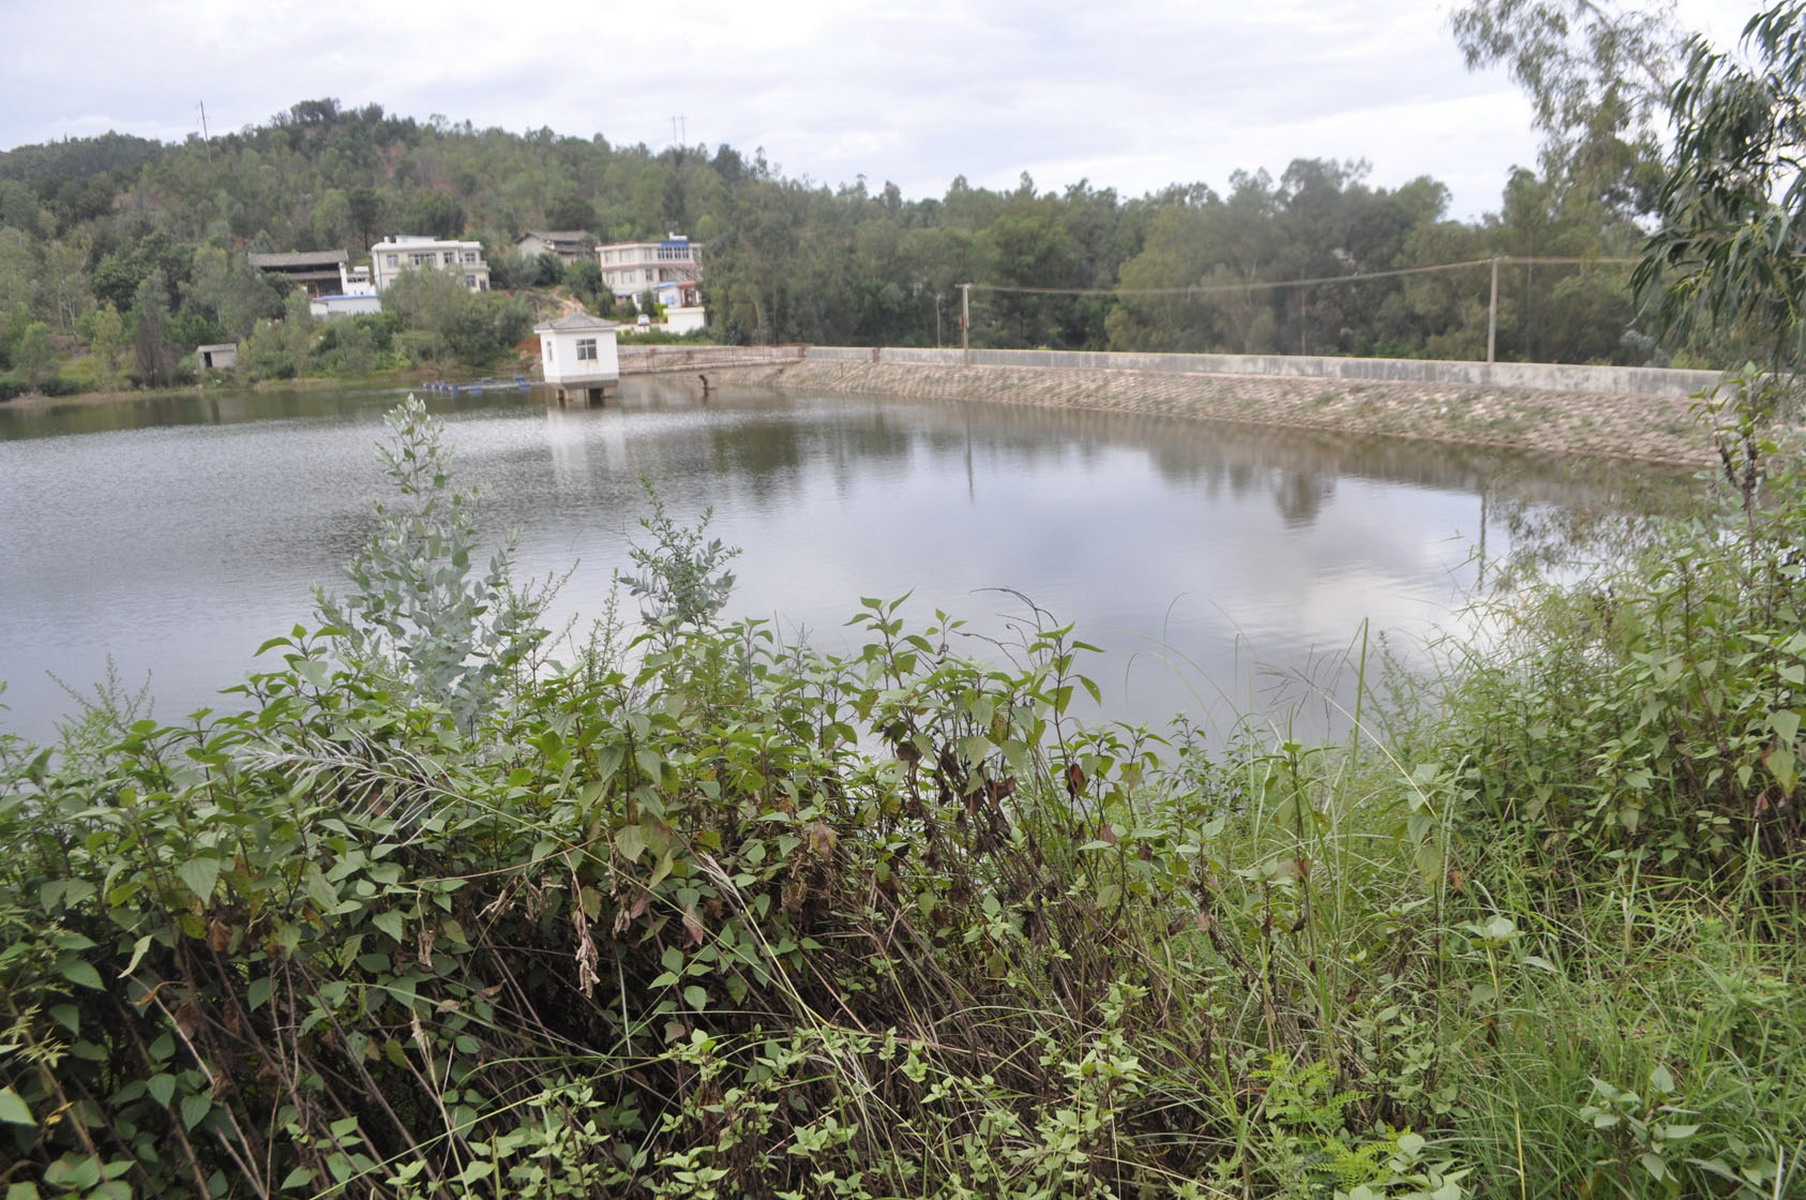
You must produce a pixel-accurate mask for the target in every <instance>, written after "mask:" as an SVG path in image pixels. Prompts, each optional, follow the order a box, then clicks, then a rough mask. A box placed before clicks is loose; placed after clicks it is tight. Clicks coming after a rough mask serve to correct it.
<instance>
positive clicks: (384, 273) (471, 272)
mask: <svg viewBox="0 0 1806 1200" xmlns="http://www.w3.org/2000/svg"><path fill="white" fill-rule="evenodd" d="M428 267H430V268H432V269H433V270H435V271H444V272H446V273H447V274H449V275H453V276H457V277H461V278H462V279H463V281H464V286H465V287H467V288H469V289H470V290H471V291H473V292H486V291H488V290H489V264H488V263H487V262H486V261H484V259H483V243H481V242H453V241H442V240H440V239H438V238H430V237H421V236H419V235H413V234H399V235H397V236H394V237H389V238H384V239H383V240H382V241H380V242H378V243H376V245H374V246H372V247H370V277H371V280H372V282H373V283H374V284H375V286H376V290H377V291H379V292H382V291H387V290H388V288H389V285H390V284H392V283H394V282H395V281H396V279H398V278H400V276H401V273H402V272H403V271H417V270H423V269H425V268H428Z"/></svg>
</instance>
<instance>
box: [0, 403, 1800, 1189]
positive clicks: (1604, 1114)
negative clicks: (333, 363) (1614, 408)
mask: <svg viewBox="0 0 1806 1200" xmlns="http://www.w3.org/2000/svg"><path fill="white" fill-rule="evenodd" d="M394 424H395V426H396V438H395V441H394V442H393V444H392V445H391V447H390V448H389V450H388V456H389V462H390V466H391V473H392V475H393V477H394V481H395V484H396V492H395V495H394V496H393V497H392V498H391V500H390V501H389V502H388V503H387V504H386V506H385V508H384V519H383V524H382V529H381V531H380V532H379V534H378V535H377V536H376V537H375V538H374V539H373V540H372V542H371V543H370V545H369V546H368V547H367V548H366V550H365V551H364V553H363V554H362V555H361V556H360V558H359V559H358V560H357V562H356V563H354V564H353V568H352V579H351V585H350V587H349V588H348V590H347V591H346V592H345V593H344V594H342V595H340V596H337V597H322V599H321V603H320V625H319V627H317V628H314V629H306V628H298V629H296V630H294V631H293V632H292V633H290V634H289V635H287V636H284V637H279V638H276V639H274V640H273V641H272V642H271V643H270V645H269V646H268V647H267V648H266V650H267V653H268V655H269V660H270V662H271V664H272V666H271V669H270V670H268V671H267V672H265V673H262V674H259V675H257V676H255V677H253V678H252V679H251V680H250V681H249V682H248V683H247V685H246V688H245V697H244V699H245V700H246V702H247V703H248V704H249V710H248V711H247V712H245V713H244V714H243V715H238V716H230V717H223V718H221V717H211V716H203V717H198V718H195V719H194V720H191V721H188V722H184V723H182V724H180V725H170V726H162V725H157V724H155V723H153V722H150V721H137V720H135V719H134V718H133V716H132V714H131V713H130V712H129V711H109V710H107V709H104V708H96V709H95V710H93V711H91V712H90V713H88V714H87V719H86V720H85V721H84V722H82V723H79V724H78V725H77V726H76V727H74V728H72V729H71V731H70V734H69V737H68V738H67V739H66V741H65V744H64V745H63V746H61V747H60V748H59V749H58V750H57V751H55V752H50V751H39V750H34V749H32V748H29V747H25V746H22V745H18V744H9V745H7V746H6V748H5V753H4V767H5V770H4V775H3V776H0V778H3V781H4V782H3V787H0V793H3V796H4V798H3V799H0V845H4V846H5V847H6V850H7V853H6V855H5V857H4V860H0V928H3V929H4V933H3V934H0V982H3V983H4V986H3V987H0V1005H4V1010H3V1012H4V1016H3V1018H0V1019H4V1021H5V1022H6V1033H5V1035H4V1037H0V1139H3V1140H4V1144H5V1145H6V1151H5V1153H4V1154H0V1161H5V1162H7V1163H8V1164H9V1165H8V1166H7V1167H6V1168H4V1169H5V1171H6V1175H5V1179H4V1182H5V1183H6V1185H7V1187H8V1188H9V1191H8V1193H7V1194H8V1197H9V1200H20V1198H23V1197H27V1196H34V1195H36V1196H51V1195H87V1196H128V1195H132V1196H156V1195H173V1194H197V1195H198V1194H210V1195H218V1196H253V1195H255V1196H273V1195H295V1196H329V1195H357V1196H369V1195H380V1196H394V1197H415V1196H452V1195H458V1196H464V1195H476V1196H484V1195H492V1196H498V1197H499V1196H506V1197H529V1196H602V1195H610V1196H615V1195H636V1196H671V1197H678V1196H682V1197H706V1196H742V1195H744V1196H808V1197H817V1196H821V1197H826V1196H836V1197H864V1196H871V1197H882V1196H898V1197H903V1196H910V1197H913V1196H926V1195H934V1196H949V1197H951V1196H991V1197H1029V1196H1045V1197H1054V1196H1059V1197H1068V1196H1098V1197H1103V1196H1113V1197H1128V1196H1134V1197H1147V1196H1326V1197H1327V1196H1330V1195H1332V1194H1334V1195H1338V1196H1348V1197H1361V1198H1367V1197H1375V1196H1385V1197H1403V1196H1433V1197H1439V1198H1444V1200H1452V1198H1455V1197H1461V1196H1488V1197H1492V1196H1525V1197H1530V1196H1546V1197H1556V1196H1563V1197H1566V1196H1573V1195H1587V1196H1614V1195H1626V1196H1679V1195H1685V1196H1726V1197H1730V1196H1738V1197H1748V1198H1751V1200H1754V1198H1755V1197H1773V1196H1780V1195H1789V1194H1799V1192H1800V1191H1801V1190H1802V1188H1806V1176H1803V1175H1802V1174H1801V1169H1800V1166H1799V1162H1798V1155H1797V1150H1798V1147H1799V1146H1800V1145H1801V1144H1802V1140H1803V1139H1806V1099H1803V1097H1806V1012H1802V1009H1801V1006H1800V1005H1799V1004H1798V1003H1797V1001H1796V999H1795V995H1796V993H1797V989H1798V987H1799V984H1800V980H1799V977H1798V972H1799V970H1800V962H1799V945H1800V941H1801V939H1800V928H1799V920H1800V912H1799V905H1800V900H1801V889H1800V887H1799V868H1800V855H1801V849H1802V844H1801V839H1802V828H1801V823H1800V814H1799V795H1800V789H1799V766H1798V763H1799V761H1800V760H1799V755H1800V754H1801V747H1800V742H1799V733H1800V724H1801V717H1802V711H1801V710H1802V709H1803V708H1806V705H1802V704H1801V701H1800V693H1801V691H1802V690H1806V633H1802V632H1801V620H1800V618H1801V611H1800V604H1801V602H1802V600H1803V599H1806V584H1803V583H1802V580H1801V570H1800V567H1799V565H1798V564H1797V563H1796V562H1795V561H1794V558H1793V552H1792V547H1793V546H1794V545H1795V544H1796V543H1797V541H1798V530H1799V528H1800V526H1801V523H1802V521H1806V491H1802V490H1801V485H1800V484H1799V483H1798V482H1795V481H1790V480H1783V481H1778V482H1773V483H1771V485H1770V488H1771V492H1773V493H1774V494H1772V495H1770V496H1769V497H1768V498H1767V499H1766V500H1763V501H1762V502H1761V503H1759V504H1757V505H1755V506H1753V507H1751V508H1750V509H1748V510H1747V511H1746V510H1745V509H1744V508H1743V507H1741V506H1740V505H1738V504H1737V503H1735V502H1733V504H1732V505H1731V506H1730V508H1729V509H1728V512H1729V515H1730V519H1729V520H1728V521H1719V520H1716V519H1712V520H1708V519H1707V518H1701V519H1700V520H1699V521H1698V522H1695V523H1692V524H1687V525H1680V526H1675V527H1672V528H1670V529H1668V530H1667V531H1666V532H1665V533H1664V534H1662V535H1661V537H1660V538H1659V539H1658V540H1656V541H1655V542H1654V544H1652V545H1650V546H1649V547H1648V548H1647V553H1648V554H1649V555H1650V556H1651V558H1650V559H1649V562H1659V563H1661V564H1665V566H1664V567H1663V568H1662V569H1660V570H1652V569H1650V568H1649V566H1648V564H1647V563H1645V562H1634V563H1630V564H1629V565H1627V566H1626V567H1624V569H1622V570H1621V571H1619V572H1618V573H1616V574H1614V575H1612V576H1611V577H1609V578H1605V579H1601V580H1598V581H1595V582H1594V583H1593V584H1591V585H1589V586H1586V587H1583V588H1558V587H1555V586H1553V585H1547V586H1541V587H1535V588H1532V589H1531V590H1530V591H1529V592H1528V593H1527V594H1528V595H1529V596H1530V597H1531V599H1530V601H1528V602H1527V603H1526V604H1525V605H1524V606H1523V607H1520V608H1513V609H1511V610H1509V611H1508V612H1505V613H1502V616H1503V617H1507V618H1509V621H1508V626H1509V627H1508V629H1507V630H1506V632H1505V634H1504V636H1503V641H1502V644H1501V646H1500V647H1498V648H1495V650H1494V651H1493V652H1491V653H1489V655H1488V656H1487V657H1486V659H1485V660H1484V661H1472V662H1463V661H1455V662H1452V663H1451V664H1450V665H1449V672H1448V675H1447V678H1446V679H1444V680H1443V681H1442V683H1441V685H1440V689H1439V690H1440V691H1442V692H1443V693H1445V694H1444V695H1443V696H1442V698H1441V699H1439V700H1438V701H1436V702H1434V703H1432V702H1430V701H1429V700H1428V699H1422V698H1419V699H1414V698H1413V693H1412V691H1411V689H1410V688H1409V687H1403V686H1401V687H1397V688H1393V689H1392V690H1391V692H1390V693H1388V695H1389V696H1390V697H1391V698H1390V699H1384V698H1383V697H1381V696H1377V695H1376V694H1375V693H1376V692H1377V691H1378V690H1379V689H1377V688H1376V687H1374V686H1372V685H1371V681H1369V684H1368V686H1365V687H1364V688H1363V700H1362V707H1361V711H1359V712H1358V713H1356V714H1353V715H1354V716H1355V717H1356V719H1357V720H1358V723H1359V729H1358V734H1357V736H1356V737H1355V738H1353V739H1351V740H1350V742H1349V743H1348V744H1346V745H1343V746H1339V747H1328V748H1323V747H1306V746H1301V745H1297V744H1293V743H1290V742H1286V741H1283V740H1280V739H1278V738H1263V737H1261V736H1258V735H1257V734H1255V733H1253V732H1249V733H1247V734H1246V735H1244V736H1239V737H1236V738H1232V739H1230V740H1228V741H1227V742H1223V743H1215V742H1210V741H1208V740H1206V739H1205V738H1203V737H1202V736H1199V735H1197V734H1196V733H1195V732H1193V731H1189V730H1187V729H1186V728H1184V727H1183V726H1181V727H1179V728H1176V729H1174V730H1171V731H1166V732H1165V733H1163V734H1162V735H1161V736H1154V735H1153V734H1150V733H1148V732H1145V731H1141V730H1135V729H1126V728H1119V727H1108V726H1096V727H1089V728H1087V727H1083V726H1081V725H1080V724H1079V723H1078V722H1077V721H1076V720H1075V718H1074V715H1073V710H1074V705H1075V698H1078V697H1082V696H1083V694H1084V692H1085V690H1086V689H1087V687H1088V685H1087V683H1086V680H1085V678H1084V676H1083V675H1082V673H1081V672H1082V665H1083V659H1084V656H1085V655H1087V654H1088V653H1089V652H1090V649H1089V647H1086V646H1085V645H1083V644H1082V643H1081V642H1078V641H1076V640H1075V639H1074V638H1073V636H1072V633H1071V631H1069V630H1066V629H1063V628H1058V627H1055V626H1053V625H1052V624H1051V622H1049V621H1047V620H1046V619H1045V618H1044V617H1043V615H1042V614H1038V613H1032V611H1031V614H1030V620H1029V621H1028V622H1027V623H1026V627H1027V628H1028V629H1029V630H1030V632H1028V633H1027V634H1026V635H1025V636H1024V638H1023V639H1022V642H1021V643H1020V644H1019V645H1016V646H1013V647H1004V648H997V647H993V646H988V645H984V646H977V647H974V646H972V644H971V643H969V642H967V641H965V640H964V639H963V638H962V635H961V633H960V630H959V625H958V622H956V621H952V620H949V619H947V618H944V617H940V616H937V617H936V618H935V620H934V621H933V622H932V623H931V624H930V625H928V626H926V627H921V628H912V627H910V626H908V625H907V624H906V623H905V622H904V621H903V620H902V619H901V618H900V617H899V616H898V615H897V614H898V612H899V605H898V604H897V603H896V602H879V601H869V602H867V603H866V604H865V606H864V607H863V608H862V610H861V612H860V613H858V614H857V615H856V616H855V617H854V619H853V623H854V624H855V625H856V626H858V627H860V628H862V629H863V631H864V633H865V635H866V642H867V644H866V646H865V648H864V649H863V650H862V651H861V652H860V653H858V654H855V655H852V656H849V657H845V658H837V657H832V656H825V655H821V654H818V653H816V652H813V651H811V650H810V649H809V648H807V647H803V646H786V645H783V644H781V643H780V642H778V641H777V640H776V639H775V638H774V636H773V634H772V632H771V630H770V629H769V628H768V627H767V626H765V625H763V624H761V623H757V622H749V623H739V624H728V625H718V624H717V621H716V614H717V613H718V612H719V611H720V610H721V608H722V606H723V604H724V603H725V602H726V600H727V597H728V590H729V588H730V587H731V577H728V576H727V575H726V574H725V571H724V567H725V566H726V564H727V562H728V559H729V558H730V557H731V552H730V551H728V550H726V549H724V548H723V547H721V546H720V545H719V544H718V543H711V542H707V541H706V540H705V538H704V536H703V534H702V533H701V532H700V531H697V530H686V529H684V528H682V527H679V526H677V525H676V524H674V523H673V522H672V521H671V520H670V519H669V518H667V517H666V516H665V514H664V513H663V511H662V509H658V508H656V507H655V508H654V511H653V515H652V516H651V517H650V518H649V519H648V521H647V522H646V528H647V537H646V540H645V544H644V545H643V546H642V547H641V549H640V550H639V552H638V553H637V555H636V561H637V562H638V563H639V564H640V566H641V568H642V570H641V573H640V574H639V575H638V577H636V578H635V579H632V580H628V581H625V582H626V585H627V588H628V590H629V591H630V593H631V594H633V595H635V596H637V597H638V598H639V602H640V604H641V606H642V608H643V610H644V613H645V618H646V619H645V621H644V623H643V625H642V626H641V627H640V631H639V632H638V633H635V634H633V635H632V636H628V635H627V634H625V633H623V632H622V631H621V630H620V628H619V627H618V626H616V625H614V624H613V623H609V622H605V623H604V624H603V625H602V626H600V627H598V629H597V630H595V631H594V632H593V634H592V635H591V636H590V637H588V638H586V639H584V641H583V642H582V645H581V647H580V648H578V649H571V648H570V647H569V645H568V643H557V645H559V646H561V647H563V649H562V653H563V655H564V658H565V659H566V661H564V662H562V663H559V662H554V661H551V660H550V658H549V657H548V656H549V654H550V653H551V652H552V649H553V647H554V644H555V643H554V641H553V640H552V639H549V638H547V637H546V635H545V634H544V632H543V631H542V630H541V629H539V628H538V626H537V623H536V622H537V615H538V613H539V611H540V607H541V603H542V602H543V599H544V595H543V592H539V593H535V592H533V591H532V590H531V589H528V590H520V589H517V588H516V587H515V586H514V584H513V582H512V581H511V580H510V578H509V574H508V563H507V559H506V556H505V555H502V556H498V557H496V558H494V559H492V560H491V561H490V563H489V564H488V566H487V568H485V567H483V565H482V564H481V562H480V560H477V559H475V558H474V557H473V550H474V547H475V544H476V538H477V530H476V526H475V524H474V521H473V518H472V507H471V499H470V497H469V496H467V495H465V494H463V493H461V492H459V491H458V490H457V488H456V486H455V484H454V483H453V481H452V479H451V475H450V469H449V462H448V459H447V456H446V454H445V451H444V450H443V448H442V447H441V446H440V445H439V442H438V438H439V431H438V430H437V429H436V427H435V426H434V425H433V424H432V423H431V422H430V421H429V419H428V418H426V417H425V416H424V414H423V412H422V410H420V409H419V408H418V407H417V406H414V407H410V408H407V409H404V410H402V411H400V412H399V413H398V414H397V416H396V417H395V418H394ZM1733 500H1734V501H1735V497H1734V498H1733ZM1034 618H1041V619H1040V620H1038V621H1037V620H1035V619H1034ZM974 649H976V650H979V651H982V653H979V654H976V655H970V654H969V653H968V651H971V650H974ZM1374 674H1375V675H1378V674H1379V672H1377V671H1376V672H1374ZM1383 700H1384V702H1382V701H1383Z"/></svg>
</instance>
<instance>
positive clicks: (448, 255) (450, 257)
mask: <svg viewBox="0 0 1806 1200" xmlns="http://www.w3.org/2000/svg"><path fill="white" fill-rule="evenodd" d="M457 261H458V252H457V251H456V250H447V251H446V252H445V258H444V262H445V265H446V266H448V267H449V266H451V265H452V264H453V263H455V262H457Z"/></svg>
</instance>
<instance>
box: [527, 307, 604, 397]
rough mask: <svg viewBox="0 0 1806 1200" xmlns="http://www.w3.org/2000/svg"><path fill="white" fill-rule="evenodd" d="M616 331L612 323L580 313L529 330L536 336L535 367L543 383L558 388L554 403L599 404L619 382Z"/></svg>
mask: <svg viewBox="0 0 1806 1200" xmlns="http://www.w3.org/2000/svg"><path fill="white" fill-rule="evenodd" d="M618 328H619V326H617V325H616V324H615V323H614V322H613V321H604V320H603V319H602V318H601V317H592V316H590V315H589V314H588V313H583V312H579V313H570V314H569V315H567V316H562V317H559V318H558V319H557V320H556V321H548V322H546V323H545V324H544V325H536V326H534V327H533V332H534V333H537V334H538V335H539V365H540V367H541V369H542V370H543V371H544V372H545V381H546V382H547V383H548V384H551V385H552V386H553V387H554V388H556V389H558V403H560V404H568V403H571V402H572V401H575V400H581V401H583V402H585V403H589V404H600V403H601V402H602V401H604V400H606V399H607V398H608V392H609V390H610V389H611V388H613V387H615V386H616V385H617V384H618V383H619V382H620V380H621V360H620V356H619V354H618V353H617V352H616V350H615V331H616V330H617V329H618Z"/></svg>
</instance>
